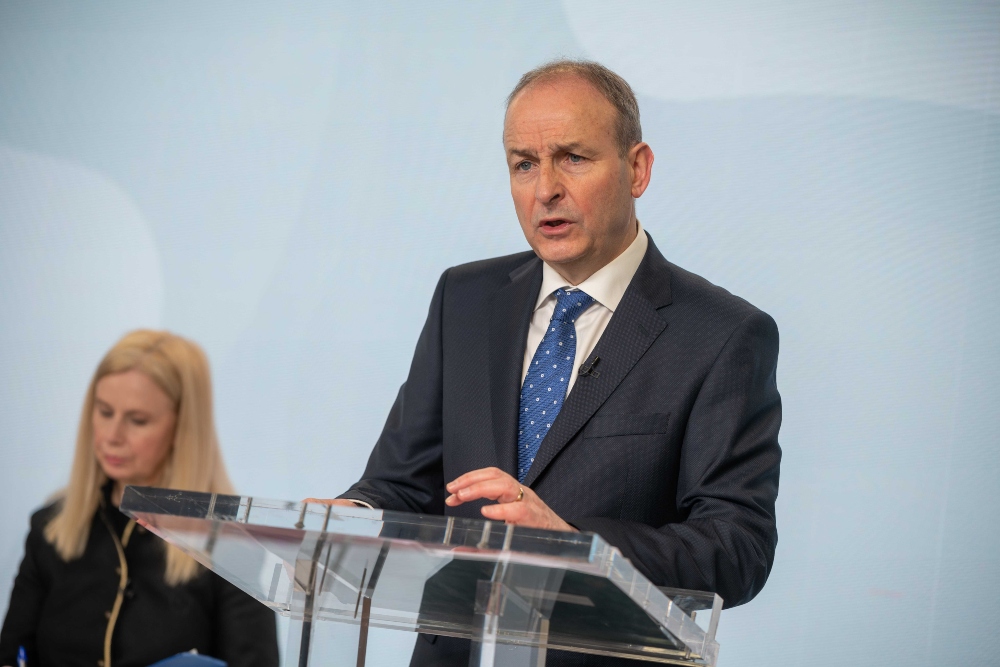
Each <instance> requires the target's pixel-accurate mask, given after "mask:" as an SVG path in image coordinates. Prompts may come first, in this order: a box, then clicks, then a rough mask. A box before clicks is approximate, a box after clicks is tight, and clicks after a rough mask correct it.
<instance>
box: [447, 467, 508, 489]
mask: <svg viewBox="0 0 1000 667" xmlns="http://www.w3.org/2000/svg"><path fill="white" fill-rule="evenodd" d="M498 477H510V475H508V474H507V473H505V472H504V471H503V470H500V468H480V469H479V470H472V471H470V472H467V473H465V474H464V475H460V476H458V477H456V478H455V479H454V480H453V481H452V482H450V483H448V484H447V485H446V486H445V488H446V489H448V492H449V493H455V492H456V491H458V490H459V489H461V488H464V487H466V486H469V485H470V484H475V483H476V482H482V481H484V480H487V479H495V478H498Z"/></svg>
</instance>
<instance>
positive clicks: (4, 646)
mask: <svg viewBox="0 0 1000 667" xmlns="http://www.w3.org/2000/svg"><path fill="white" fill-rule="evenodd" d="M47 518H48V514H47V513H45V516H44V518H43V516H42V513H37V514H35V516H33V517H32V521H31V531H30V532H29V533H28V538H27V540H25V544H24V559H23V560H22V561H21V567H20V568H18V571H17V576H16V577H15V578H14V589H13V590H12V591H11V594H10V606H8V608H7V617H6V618H4V622H3V630H0V664H2V665H16V664H17V649H18V647H21V646H23V647H24V648H25V650H26V651H27V654H28V659H29V661H30V660H31V659H32V658H33V657H35V656H36V652H37V647H36V641H35V634H36V632H37V629H38V619H39V616H40V614H41V609H42V605H43V604H44V603H45V598H46V597H47V595H48V591H49V582H48V577H46V576H45V569H44V568H43V567H42V566H41V564H40V563H39V558H40V556H41V553H42V551H43V550H44V547H45V535H44V530H45V519H47Z"/></svg>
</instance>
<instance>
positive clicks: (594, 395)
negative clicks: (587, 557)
mask: <svg viewBox="0 0 1000 667" xmlns="http://www.w3.org/2000/svg"><path fill="white" fill-rule="evenodd" d="M669 303H670V269H669V267H668V265H667V261H666V260H665V259H664V258H663V255H661V254H660V252H659V250H657V249H656V246H655V245H653V240H652V239H650V240H649V248H648V249H647V250H646V256H645V257H644V258H643V260H642V263H641V264H640V265H639V268H638V269H637V270H636V273H635V276H633V278H632V282H631V283H630V284H629V286H628V289H627V290H625V295H624V296H623V297H622V300H621V303H619V304H618V308H617V309H616V310H615V313H614V315H612V316H611V320H610V321H609V322H608V326H607V328H606V329H605V330H604V333H603V334H602V335H601V339H600V340H599V341H598V343H597V345H596V346H595V347H594V351H593V352H591V353H590V355H589V356H588V357H587V359H586V361H585V362H584V364H582V366H586V365H587V364H590V363H592V362H593V360H594V359H595V358H597V357H600V362H599V363H598V364H597V366H596V367H595V369H594V370H596V371H598V372H599V373H600V375H598V376H597V377H594V376H592V375H585V376H579V377H578V378H577V380H576V384H574V385H573V389H572V391H570V393H569V396H567V397H566V402H565V403H563V407H562V410H560V411H559V416H558V417H556V420H555V422H553V424H552V430H551V431H550V432H549V434H548V435H547V436H546V437H545V440H543V441H542V445H541V448H540V449H539V450H538V454H536V455H535V462H534V463H533V464H532V466H531V469H530V470H529V471H528V475H527V477H526V478H525V480H524V483H525V485H526V486H530V485H532V484H533V483H534V482H535V480H537V479H538V477H539V476H541V474H542V473H543V472H544V471H545V468H546V467H547V466H548V465H549V463H551V462H552V460H553V459H554V458H555V457H556V456H557V455H558V454H559V452H560V451H562V448H563V447H565V446H566V444H567V443H568V442H569V441H570V440H571V439H572V438H573V436H575V435H576V434H577V432H579V430H580V429H581V428H582V427H583V426H584V424H586V423H587V421H588V420H589V419H590V418H591V417H592V416H593V415H594V413H595V412H597V410H598V409H599V408H600V407H601V405H603V404H604V402H605V401H606V400H607V398H608V396H610V395H611V392H613V391H614V390H615V388H616V387H617V386H618V385H619V384H620V383H621V381H622V380H624V379H625V376H626V375H628V373H629V371H631V370H632V367H633V366H635V364H636V362H637V361H639V359H640V358H641V357H642V355H643V354H645V353H646V350H648V349H649V346H650V345H652V344H653V341H655V340H656V338H657V337H658V336H659V335H660V334H661V333H663V331H664V329H666V328H667V322H666V320H665V319H664V318H663V316H661V315H660V313H658V312H657V309H658V308H661V307H663V306H666V305H668V304H669ZM525 335H527V333H525ZM522 353H523V352H522ZM495 396H496V395H494V400H495ZM514 412H515V413H516V412H517V410H516V409H515V410H514ZM515 449H516V444H515ZM515 454H516V452H515ZM515 464H516V462H515ZM508 472H510V471H509V470H508Z"/></svg>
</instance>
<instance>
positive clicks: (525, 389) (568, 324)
mask: <svg viewBox="0 0 1000 667" xmlns="http://www.w3.org/2000/svg"><path fill="white" fill-rule="evenodd" d="M592 303H594V298H593V297H591V296H588V295H587V294H584V293H583V292H580V291H575V292H567V291H566V290H563V289H558V290H556V309H555V312H553V313H552V320H551V321H550V322H549V327H548V329H547V330H546V331H545V335H544V336H543V337H542V342H541V343H539V344H538V349H537V350H535V356H534V357H532V359H531V365H530V366H528V374H527V375H526V376H525V378H524V384H523V385H522V386H521V415H520V420H519V425H518V432H517V479H518V481H519V482H523V481H524V478H525V477H527V475H528V470H529V469H530V468H531V464H532V463H534V461H535V455H536V454H538V448H539V447H541V445H542V441H543V440H545V435H546V434H547V433H548V432H549V430H550V429H551V428H552V422H554V421H555V420H556V415H558V414H559V410H560V409H562V405H563V400H565V398H566V387H568V386H569V378H570V373H572V372H573V360H574V358H575V357H576V324H575V322H576V318H577V317H579V316H580V313H582V312H583V311H585V310H586V309H587V308H588V307H589V306H590V304H592Z"/></svg>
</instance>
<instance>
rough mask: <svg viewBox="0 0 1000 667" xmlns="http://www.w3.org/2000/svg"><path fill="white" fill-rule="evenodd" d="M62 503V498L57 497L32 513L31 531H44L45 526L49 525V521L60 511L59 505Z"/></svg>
mask: <svg viewBox="0 0 1000 667" xmlns="http://www.w3.org/2000/svg"><path fill="white" fill-rule="evenodd" d="M61 505H62V498H56V499H55V500H53V501H52V502H50V503H48V504H47V505H45V506H44V507H41V508H39V509H37V510H35V511H34V512H32V514H31V519H30V524H31V532H33V533H36V532H39V533H40V532H42V531H44V530H45V526H47V525H49V521H52V518H53V517H55V515H56V514H57V513H58V512H59V507H60V506H61Z"/></svg>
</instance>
